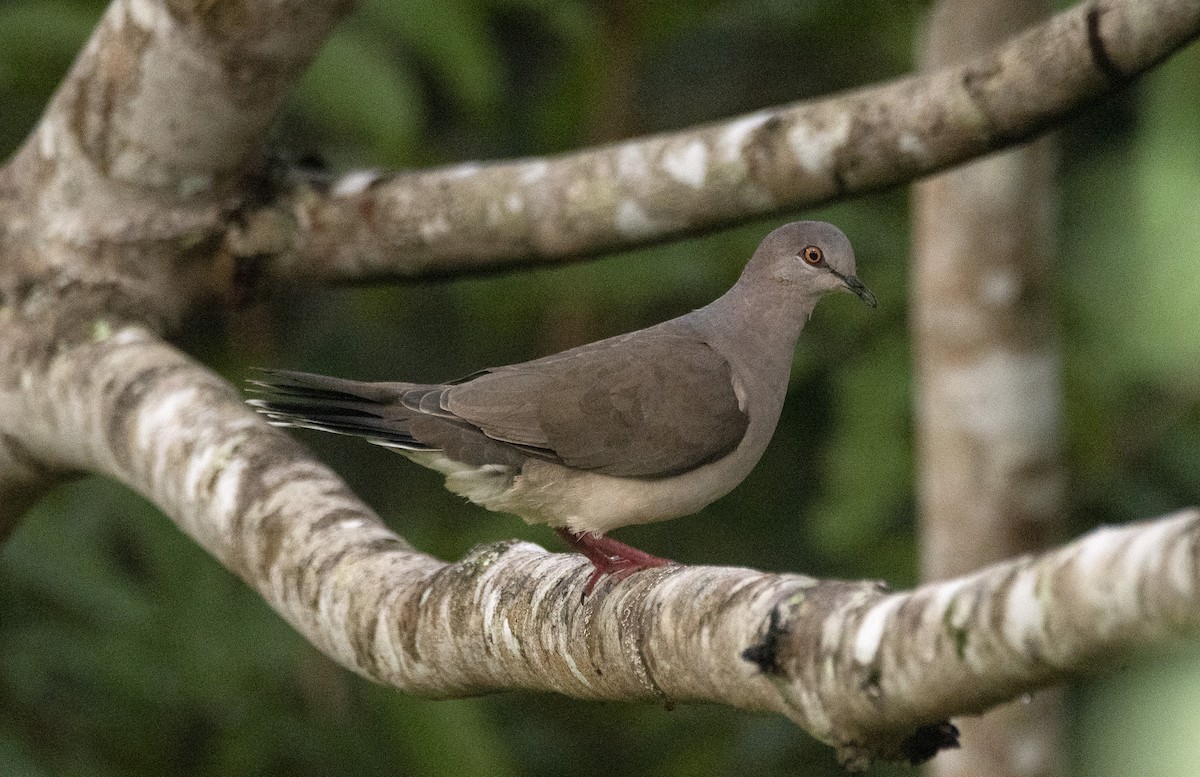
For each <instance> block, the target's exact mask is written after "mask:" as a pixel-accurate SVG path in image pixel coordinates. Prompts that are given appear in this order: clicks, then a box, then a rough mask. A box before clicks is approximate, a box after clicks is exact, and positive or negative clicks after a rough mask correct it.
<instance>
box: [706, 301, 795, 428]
mask: <svg viewBox="0 0 1200 777" xmlns="http://www.w3.org/2000/svg"><path fill="white" fill-rule="evenodd" d="M744 280H745V279H743V281H744ZM796 292H797V289H796V288H795V287H794V286H792V285H790V284H786V283H778V282H774V281H767V282H765V283H762V282H760V283H756V284H753V287H752V286H751V284H747V283H743V282H742V281H739V282H738V283H737V284H736V285H734V287H733V288H732V289H730V290H729V291H728V292H726V293H725V294H724V295H723V296H722V297H720V298H719V299H717V300H715V301H713V302H712V303H710V304H709V305H706V306H705V307H703V308H700V309H699V310H697V311H695V315H696V319H695V322H696V324H697V325H698V326H699V327H700V328H701V329H702V331H703V334H704V337H705V340H707V341H708V343H709V344H710V345H712V346H713V347H714V348H715V349H716V350H717V351H718V352H719V353H720V354H721V355H722V356H724V357H725V359H726V360H728V361H729V363H730V365H731V366H732V367H733V371H734V375H735V378H736V379H737V380H738V381H739V382H740V383H741V384H742V386H743V388H744V390H745V391H746V392H747V393H750V394H753V395H754V397H755V400H754V406H756V407H758V408H759V409H760V411H761V417H760V418H759V419H757V420H759V421H762V422H763V425H764V426H765V427H766V428H764V429H763V430H762V431H763V432H764V433H765V434H767V436H769V435H770V433H771V432H772V431H773V430H774V428H775V422H776V420H778V417H779V412H780V410H781V409H782V407H783V398H784V395H785V394H786V393H787V384H788V379H789V377H790V376H791V370H792V356H793V354H794V353H795V348H796V339H797V338H798V337H799V336H800V330H801V329H803V328H804V323H805V322H806V321H808V316H809V314H810V313H812V310H813V307H814V306H815V305H816V302H817V298H816V296H812V297H808V296H806V295H799V294H797V293H796ZM755 420H756V419H754V418H753V417H752V418H751V423H752V424H753V423H754V421H755ZM756 425H757V424H756Z"/></svg>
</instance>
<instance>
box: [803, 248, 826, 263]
mask: <svg viewBox="0 0 1200 777" xmlns="http://www.w3.org/2000/svg"><path fill="white" fill-rule="evenodd" d="M800 258H801V259H803V260H804V263H805V264H808V265H811V266H813V267H820V266H821V265H823V264H825V252H824V251H822V250H821V249H820V248H819V247H818V246H806V247H805V249H804V250H803V251H801V252H800Z"/></svg>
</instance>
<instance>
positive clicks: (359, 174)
mask: <svg viewBox="0 0 1200 777" xmlns="http://www.w3.org/2000/svg"><path fill="white" fill-rule="evenodd" d="M381 177H382V174H381V173H380V172H379V171H378V170H355V171H353V172H350V173H346V174H345V175H343V176H342V177H341V178H339V179H338V182H337V183H336V184H334V186H333V191H332V192H331V194H332V195H333V196H334V197H350V196H352V195H355V194H362V193H363V192H365V191H366V190H367V189H368V188H369V187H370V186H371V184H373V183H375V182H376V181H378V180H379V179H380V178H381Z"/></svg>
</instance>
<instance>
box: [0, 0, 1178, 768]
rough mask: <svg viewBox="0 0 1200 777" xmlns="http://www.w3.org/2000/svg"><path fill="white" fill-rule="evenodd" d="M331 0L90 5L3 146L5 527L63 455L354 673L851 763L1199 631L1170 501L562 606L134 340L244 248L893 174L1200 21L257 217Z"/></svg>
mask: <svg viewBox="0 0 1200 777" xmlns="http://www.w3.org/2000/svg"><path fill="white" fill-rule="evenodd" d="M346 10H347V6H346V4H344V3H341V2H299V1H298V0H296V1H295V2H275V3H270V4H267V3H257V2H251V1H250V0H240V1H238V0H216V1H215V2H213V1H211V0H210V1H207V2H194V3H187V2H183V1H182V0H178V1H177V2H172V3H156V2H152V1H151V0H117V2H115V3H114V4H113V6H112V7H111V9H110V10H109V12H108V13H107V14H106V15H105V17H104V20H103V21H102V22H101V24H100V27H99V28H98V30H97V32H96V34H95V36H94V37H93V39H92V41H91V42H90V43H89V44H88V46H87V48H86V49H85V51H84V52H83V53H82V55H81V57H80V59H79V61H78V63H77V64H76V66H75V68H74V69H73V70H72V72H71V74H70V75H69V76H68V78H67V79H66V81H65V82H64V84H63V86H62V87H61V89H60V90H59V92H58V94H57V95H56V97H55V98H54V100H53V102H52V103H51V104H50V106H49V107H48V108H47V111H46V114H45V116H44V118H43V120H42V122H41V123H40V124H39V126H38V128H37V129H36V130H35V132H34V133H33V135H32V137H31V138H30V140H29V142H28V143H27V144H26V146H25V147H24V148H23V149H22V150H21V151H20V152H19V153H18V155H17V156H16V157H15V158H14V159H12V160H10V161H9V162H8V163H7V164H6V165H5V166H4V167H3V168H0V256H2V257H3V263H2V264H0V497H2V498H0V503H2V504H3V507H2V508H0V535H3V534H4V533H6V532H8V531H11V529H12V527H13V526H14V524H15V522H16V520H17V517H18V515H19V513H20V511H21V510H22V509H23V508H24V506H25V505H27V504H29V503H30V502H31V501H32V500H34V499H36V498H37V495H38V494H39V493H40V492H41V490H42V489H44V488H46V487H49V486H50V485H52V484H53V483H54V482H57V481H58V480H60V479H61V478H64V477H68V476H70V475H71V474H73V473H78V472H97V473H102V474H107V475H109V476H112V477H114V478H117V479H119V480H121V481H123V482H125V483H127V484H128V485H130V486H131V487H132V488H134V489H135V490H137V491H138V492H139V493H142V494H144V495H145V496H146V497H148V498H149V499H150V500H152V501H153V502H154V503H155V504H157V505H158V506H160V507H161V508H162V509H163V511H164V512H165V513H166V514H167V515H168V516H170V518H171V519H172V520H174V521H175V522H176V523H178V524H179V526H181V527H182V528H183V529H184V531H186V532H187V533H188V534H189V535H190V536H191V537H193V538H195V540H196V541H197V542H198V543H200V544H201V545H202V546H203V547H205V548H206V549H208V551H209V552H211V553H212V554H213V555H214V556H215V557H217V558H218V559H220V561H221V562H222V563H223V564H225V565H226V566H228V567H229V568H230V569H232V570H234V571H236V572H237V573H238V574H239V575H241V576H242V577H243V578H244V579H245V580H246V581H247V582H248V583H249V584H250V585H251V586H253V587H254V588H255V589H256V590H258V591H259V592H260V593H261V594H262V595H263V597H264V598H265V599H266V600H267V601H268V602H270V604H271V605H272V606H273V607H274V608H275V609H277V610H278V611H279V612H280V613H281V614H282V615H283V616H284V617H285V618H287V619H288V621H289V622H291V623H292V624H294V625H295V626H296V628H297V629H298V630H300V631H301V632H302V633H303V634H304V635H306V636H307V637H308V638H309V639H310V640H312V642H313V643H314V644H316V645H318V646H319V647H320V648H321V649H322V650H324V651H326V652H327V653H328V654H329V655H331V656H333V657H334V658H335V659H337V660H338V661H340V662H342V663H343V664H345V665H346V666H348V667H350V668H352V669H354V670H355V671H357V672H360V673H362V674H364V675H366V676H368V677H372V678H374V679H377V680H379V681H380V682H384V683H388V684H391V685H394V686H395V687H397V688H401V689H403V690H406V691H410V692H413V693H422V694H428V695H435V696H439V695H440V696H446V695H461V694H472V693H483V692H486V691H491V690H498V689H502V688H533V689H543V690H553V691H558V692H562V693H568V694H572V695H576V696H581V697H586V698H607V699H663V700H666V699H670V700H680V701H686V700H700V699H703V700H711V701H719V702H723V703H727V704H733V705H736V706H739V707H743V708H746V709H757V710H773V711H778V712H780V713H782V714H786V715H788V716H789V717H790V718H791V719H793V720H795V721H796V722H797V723H799V724H800V725H801V726H803V727H805V728H806V729H807V730H809V731H811V732H812V733H814V734H815V735H816V736H818V737H820V738H821V739H823V740H824V741H827V742H830V743H831V744H833V745H835V746H837V747H838V748H839V750H840V751H841V753H842V755H843V757H844V758H845V760H846V761H847V763H850V764H854V765H860V764H862V763H864V762H865V761H866V760H867V759H869V758H872V757H879V756H883V757H897V756H906V757H913V758H917V757H928V756H930V755H932V754H933V753H934V752H936V751H937V749H938V748H939V747H940V746H943V745H944V744H946V743H948V741H949V740H950V738H951V737H950V732H949V730H948V729H946V728H944V727H942V726H940V725H939V722H940V721H941V720H942V719H944V718H945V717H946V716H947V715H950V714H954V713H961V712H968V711H978V710H982V709H984V708H986V707H987V706H990V705H992V704H995V703H997V702H999V701H1001V700H1004V699H1008V698H1012V697H1013V696H1014V695H1016V694H1019V693H1021V692H1024V691H1027V690H1029V689H1031V688H1035V687H1038V686H1041V685H1044V684H1047V683H1051V682H1054V681H1056V680H1058V679H1060V678H1062V677H1064V676H1067V675H1070V674H1074V673H1076V672H1079V671H1083V670H1087V669H1090V668H1093V667H1094V666H1096V665H1098V664H1099V663H1100V662H1101V659H1104V660H1113V659H1116V658H1119V657H1120V656H1122V655H1124V654H1125V653H1127V652H1128V650H1130V649H1133V648H1136V647H1139V646H1143V645H1149V644H1156V643H1159V642H1162V641H1164V640H1165V639H1166V638H1167V637H1168V636H1170V635H1172V634H1175V633H1178V632H1182V631H1185V630H1191V629H1193V628H1194V627H1195V626H1196V622H1197V619H1198V618H1200V606H1198V601H1197V599H1198V588H1197V579H1196V578H1197V574H1198V572H1200V567H1198V565H1197V563H1196V561H1197V554H1198V547H1200V516H1197V515H1196V514H1195V513H1192V512H1189V513H1186V514H1182V515H1180V516H1177V517H1173V518H1166V519H1162V520H1160V521H1158V522H1155V523H1151V524H1146V525H1142V526H1134V527H1127V528H1124V529H1120V530H1109V531H1102V532H1098V533H1095V534H1094V535H1092V536H1090V537H1087V538H1085V539H1083V540H1081V541H1079V542H1077V543H1075V544H1072V545H1070V546H1067V547H1065V548H1063V549H1062V550H1059V551H1056V552H1054V553H1050V554H1047V555H1045V556H1042V557H1040V558H1025V559H1022V560H1019V561H1015V562H1009V563H1007V564H1004V565H1002V566H998V567H995V568H992V569H991V570H988V571H985V572H982V573H979V574H976V575H973V576H971V577H968V578H959V579H956V580H954V581H948V582H945V583H939V584H936V585H930V586H926V587H924V588H921V589H919V590H917V591H915V592H912V593H908V594H889V593H887V592H886V591H884V590H882V589H881V588H879V587H878V586H876V585H874V584H871V583H844V582H832V581H827V582H819V581H815V580H811V579H809V578H805V577H800V576H796V575H766V574H762V573H759V572H755V571H753V570H746V569H719V568H710V567H696V568H686V567H671V568H664V569H662V570H657V571H654V572H647V573H641V574H637V575H634V576H633V577H631V578H629V579H627V580H625V581H623V582H621V583H619V584H615V585H614V584H612V583H611V582H607V583H602V584H601V585H600V586H599V587H598V588H597V591H596V593H595V594H594V595H593V596H592V597H589V598H588V600H587V601H586V602H584V603H582V604H581V602H580V593H581V590H582V587H583V585H584V582H585V581H586V579H587V577H588V568H587V567H588V564H587V562H585V561H584V560H583V559H582V558H579V557H576V556H569V555H555V554H548V553H546V552H545V551H542V550H541V549H540V548H537V547H535V546H532V545H529V544H522V543H504V544H500V545H495V546H490V547H484V548H479V549H477V550H476V551H474V552H473V553H471V554H469V555H468V557H467V558H465V559H463V560H462V561H460V562H458V563H455V564H445V563H443V562H440V561H437V560H435V559H432V558H429V557H428V556H425V555H422V554H420V553H418V552H417V551H415V550H413V549H412V548H411V547H409V546H408V545H407V544H406V543H405V541H404V540H403V539H401V538H400V537H397V536H396V535H395V534H393V533H392V532H390V531H389V530H387V529H386V528H385V527H384V526H383V525H382V524H381V523H380V522H379V521H378V519H377V518H376V517H375V516H374V515H372V514H371V513H370V511H369V510H368V509H367V508H366V507H365V506H364V505H362V504H361V502H359V500H358V499H357V498H355V497H354V495H353V494H351V493H350V492H349V491H348V490H347V489H346V487H345V486H344V485H343V484H342V483H341V482H340V481H339V480H338V479H337V478H336V477H335V476H334V475H333V474H332V473H331V472H330V471H329V470H328V469H326V468H325V467H324V466H322V465H321V464H320V463H318V462H316V461H314V460H312V459H311V458H310V457H309V456H308V454H306V453H305V452H304V451H303V450H302V449H301V448H300V447H299V446H298V445H297V444H295V443H294V442H292V441H291V440H290V438H288V437H287V436H285V435H283V434H281V433H280V432H278V431H276V430H273V429H271V428H270V427H268V426H267V425H266V424H265V423H264V422H262V421H261V420H260V419H259V418H258V417H256V416H255V415H254V414H252V413H251V412H250V411H249V410H247V408H246V407H245V406H244V404H243V403H242V401H241V398H240V397H239V395H238V392H237V391H236V390H235V389H233V388H232V387H230V386H228V385H227V384H226V383H224V382H223V381H222V380H221V379H219V378H218V377H217V376H215V375H214V374H213V373H212V372H211V371H209V370H208V369H206V368H205V367H204V366H202V365H200V364H198V363H196V362H195V361H193V360H192V359H190V358H189V357H187V356H185V355H184V354H182V353H180V352H179V351H177V350H175V349H174V348H173V347H171V346H170V345H168V344H167V343H166V342H165V341H163V340H162V339H160V337H161V335H162V333H163V332H164V331H166V330H168V329H169V328H170V327H171V325H173V324H174V323H175V322H176V321H178V319H179V317H180V315H181V314H183V313H185V312H187V311H189V310H194V309H195V308H196V307H197V306H199V305H201V304H213V301H214V299H217V298H215V297H214V295H216V294H217V293H218V292H219V291H221V290H222V288H223V287H224V286H225V285H226V284H228V282H229V279H230V278H234V277H243V276H244V273H240V272H239V268H240V265H239V263H240V262H245V261H257V262H260V263H262V264H264V265H269V266H271V267H273V268H274V270H275V272H276V273H277V274H278V275H282V276H291V277H309V278H319V279H325V280H338V279H361V278H364V277H370V276H384V275H402V274H413V273H452V272H458V271H462V270H464V269H470V268H477V267H483V266H488V265H490V264H491V265H494V264H495V263H496V262H504V261H508V262H511V261H518V260H522V259H528V258H533V259H537V258H542V259H546V258H553V257H564V256H573V255H581V254H584V253H595V252H598V251H601V250H604V249H606V248H613V247H617V246H632V245H636V244H639V243H641V242H645V241H647V240H661V239H665V238H667V237H670V236H672V235H676V234H681V233H682V232H685V231H688V230H693V229H699V228H702V227H704V226H711V225H715V224H720V223H729V222H732V221H735V220H737V219H741V218H745V217H748V216H750V215H754V214H764V213H768V212H775V211H777V210H779V209H781V208H783V207H786V206H787V205H788V204H789V203H791V204H796V203H800V202H807V201H814V200H816V199H822V198H829V197H833V196H837V195H839V194H842V193H846V192H851V191H863V190H866V189H869V188H873V187H878V186H883V185H887V184H889V183H899V182H901V181H904V180H907V179H908V178H910V177H912V176H913V175H916V174H918V173H920V172H924V171H927V170H932V169H935V168H938V167H942V166H945V165H948V164H951V163H953V162H955V161H961V160H963V159H966V158H968V157H970V156H972V155H975V154H978V153H981V152H983V151H984V150H988V149H991V148H994V147H997V146H999V145H1003V144H1005V143H1007V142H1009V141H1011V139H1012V138H1014V137H1017V136H1021V137H1023V136H1026V135H1028V134H1030V133H1032V132H1034V131H1036V130H1037V129H1038V128H1040V127H1044V126H1046V125H1047V124H1048V123H1050V122H1052V121H1053V120H1055V119H1056V118H1058V117H1060V116H1062V115H1063V114H1064V112H1066V111H1069V110H1070V109H1071V108H1072V107H1073V106H1077V105H1079V104H1081V103H1082V102H1084V101H1086V100H1089V99H1093V98H1095V97H1096V96H1098V95H1099V94H1100V93H1101V92H1102V91H1104V90H1105V89H1108V88H1112V87H1113V86H1114V85H1115V84H1117V83H1119V82H1120V81H1121V80H1123V79H1125V78H1127V77H1131V76H1132V75H1134V74H1135V73H1137V72H1140V71H1141V70H1144V69H1145V68H1148V67H1150V66H1151V65H1153V64H1154V63H1155V62H1157V61H1158V60H1160V59H1161V58H1163V57H1164V56H1166V55H1168V54H1169V53H1170V52H1171V51H1173V50H1174V49H1175V48H1177V47H1178V46H1179V45H1181V44H1182V43H1183V42H1184V41H1186V40H1189V39H1191V38H1193V37H1195V36H1196V35H1197V34H1200V3H1198V2H1195V0H1193V2H1181V1H1180V0H1125V2H1113V3H1110V4H1106V5H1104V6H1099V5H1096V4H1089V5H1085V6H1081V7H1080V8H1077V9H1074V10H1073V11H1069V12H1067V13H1066V14H1064V15H1062V16H1060V17H1057V18H1056V19H1055V20H1054V21H1053V22H1051V23H1050V24H1048V25H1047V26H1046V27H1044V28H1041V29H1040V31H1037V32H1033V33H1030V34H1028V35H1027V36H1026V37H1024V38H1023V39H1021V40H1019V41H1017V42H1015V43H1013V44H1012V45H1010V46H1008V47H1006V48H1003V49H1001V50H999V52H998V53H997V54H995V55H993V56H990V57H986V58H984V59H981V60H978V61H977V62H976V63H975V64H973V65H970V66H968V67H966V68H958V69H952V70H948V71H943V72H940V73H938V74H934V75H931V76H929V77H922V78H919V79H914V80H909V81H906V82H902V83H900V84H895V85H892V86H890V87H883V88H882V89H881V90H879V91H867V92H863V93H859V94H857V95H851V96H849V97H847V98H841V99H840V100H833V101H829V102H824V103H817V104H814V105H813V106H810V107H809V108H795V109H787V110H783V109H781V110H778V111H764V112H763V113H761V114H759V115H755V116H751V117H747V118H743V119H740V120H737V121H735V122H733V123H732V124H725V125H719V126H713V127H709V128H700V129H697V130H693V131H691V132H685V133H680V134H679V135H676V136H667V137H660V138H651V139H647V140H644V141H637V142H633V143H630V144H626V145H622V146H614V147H609V148H606V149H597V150H594V151H588V152H583V153H581V154H578V155H574V156H567V157H562V158H559V159H556V160H549V161H545V160H544V161H535V162H529V163H513V164H510V165H496V166H491V167H486V168H483V169H479V168H471V167H467V168H459V169H456V170H449V171H433V172H426V173H418V174H413V175H411V176H404V177H394V178H393V177H389V176H382V177H380V176H374V177H372V176H367V175H358V176H351V177H349V178H346V179H343V180H341V181H339V182H337V183H336V184H335V185H334V186H333V187H332V189H329V190H325V189H319V188H315V187H313V186H310V185H307V184H303V183H298V182H297V183H295V184H294V185H293V186H292V187H291V188H287V189H285V191H284V197H283V199H282V200H280V201H278V202H277V203H276V204H275V205H273V206H268V207H266V208H255V207H252V206H251V203H255V202H262V197H263V196H264V189H263V187H264V185H265V182H268V181H270V180H273V179H272V176H271V175H269V174H264V171H262V170H259V169H258V160H259V159H260V158H261V157H262V155H261V153H260V146H261V144H262V142H263V136H264V133H265V130H266V126H267V124H268V122H269V121H270V118H271V116H272V114H273V112H274V110H275V108H276V106H278V104H279V101H280V100H281V99H282V97H283V94H284V93H285V92H286V90H287V88H288V87H289V86H290V85H291V83H292V82H294V80H295V78H296V77H297V76H298V74H299V72H300V71H301V70H302V68H303V67H304V65H305V64H306V62H307V61H308V59H309V58H310V57H311V56H312V54H313V53H314V51H315V48H316V45H317V43H318V42H319V41H320V40H321V39H322V38H323V37H324V36H325V35H326V34H327V33H328V31H329V29H330V28H331V26H332V25H333V24H334V23H335V21H336V20H337V18H338V17H339V16H340V15H341V14H342V13H344V12H345V11H346ZM876 101H878V102H876ZM789 111H801V112H803V119H802V120H801V119H800V118H798V116H799V115H800V114H798V113H789ZM972 126H973V127H975V131H973V132H967V133H964V132H963V128H964V127H972ZM771 138H774V139H773V140H772V139H771ZM751 139H753V142H751ZM752 170H756V171H758V172H756V173H754V175H753V176H751V175H750V173H749V171H752ZM269 172H270V171H266V173H269ZM701 172H702V173H703V175H701V174H700V173H701ZM266 193H267V194H269V193H270V191H269V187H268V190H267V192H266ZM505 214H509V215H505ZM697 214H698V215H697ZM510 216H511V217H512V219H514V221H512V222H509V221H508V220H507V219H509V217H510ZM566 219H569V220H566ZM506 225H507V226H506ZM664 225H665V226H664ZM510 226H511V231H507V230H508V229H509V227H510ZM343 246H344V247H343ZM255 257H257V259H255ZM231 260H232V264H231Z"/></svg>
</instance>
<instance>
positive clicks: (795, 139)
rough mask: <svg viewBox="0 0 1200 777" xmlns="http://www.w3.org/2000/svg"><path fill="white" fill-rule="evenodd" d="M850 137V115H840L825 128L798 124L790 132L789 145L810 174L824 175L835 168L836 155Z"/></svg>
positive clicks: (802, 123) (788, 136)
mask: <svg viewBox="0 0 1200 777" xmlns="http://www.w3.org/2000/svg"><path fill="white" fill-rule="evenodd" d="M849 137H850V115H849V114H846V113H841V114H838V116H837V118H836V119H834V120H833V121H832V122H831V123H829V124H828V125H826V126H823V127H814V126H813V125H811V124H806V123H804V122H797V123H796V124H795V125H793V126H792V128H791V129H790V130H789V131H788V135H787V139H788V143H789V144H790V145H791V147H792V152H793V153H794V154H795V155H796V159H797V160H799V162H800V166H801V167H803V168H804V169H805V170H806V171H807V172H810V173H824V172H826V171H828V170H829V169H830V168H831V167H832V166H833V158H834V154H835V153H836V152H837V150H838V149H839V148H841V147H842V146H843V145H845V143H846V140H847V139H849Z"/></svg>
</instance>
